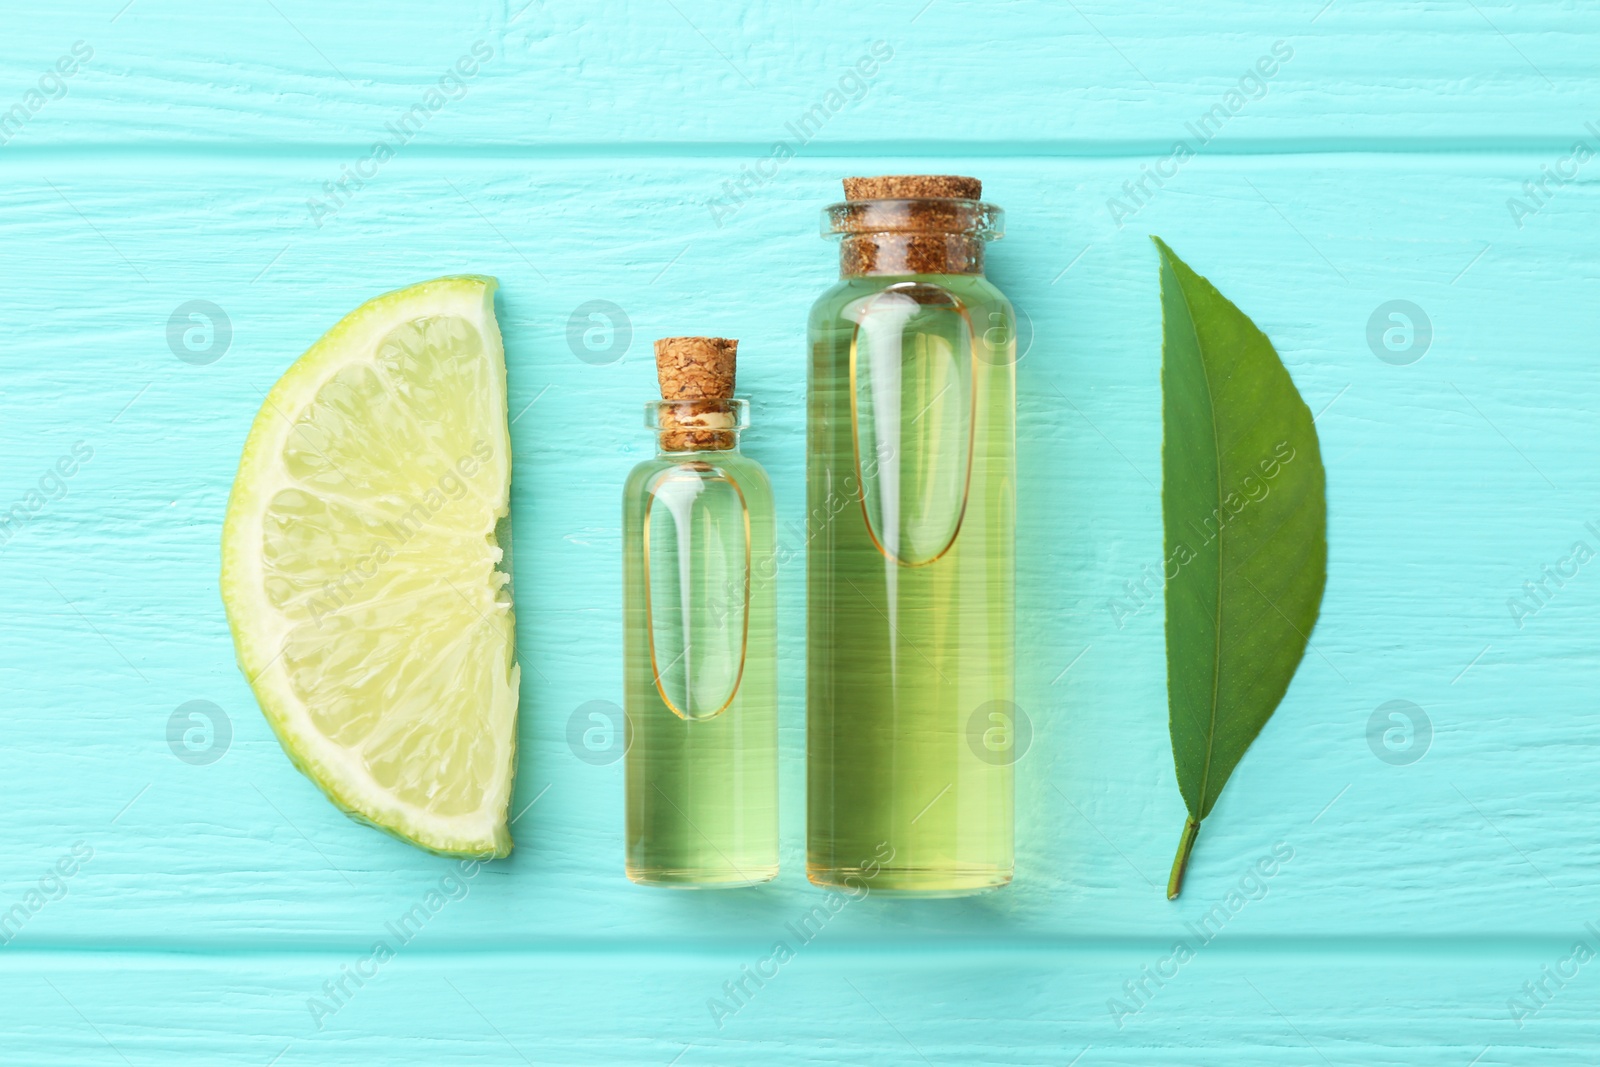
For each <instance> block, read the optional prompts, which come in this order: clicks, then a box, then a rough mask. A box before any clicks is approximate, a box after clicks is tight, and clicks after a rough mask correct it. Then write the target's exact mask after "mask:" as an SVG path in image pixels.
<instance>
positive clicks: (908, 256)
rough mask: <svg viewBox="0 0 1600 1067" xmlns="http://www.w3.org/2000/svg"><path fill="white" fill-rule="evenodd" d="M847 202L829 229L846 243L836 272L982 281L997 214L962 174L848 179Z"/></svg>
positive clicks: (831, 217)
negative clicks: (972, 277)
mask: <svg viewBox="0 0 1600 1067" xmlns="http://www.w3.org/2000/svg"><path fill="white" fill-rule="evenodd" d="M844 195H845V202H844V203H842V204H836V205H834V206H833V207H832V208H830V209H829V213H828V224H827V225H828V228H829V229H831V231H832V232H833V233H836V234H840V235H842V236H843V238H844V240H843V241H842V242H841V244H840V246H839V271H840V274H842V275H843V276H844V277H846V278H851V277H859V276H862V275H868V274H982V273H983V245H984V241H986V240H989V239H991V238H993V237H997V236H999V233H998V230H997V229H996V227H997V224H998V222H999V217H1000V215H999V209H997V208H995V207H994V206H993V205H989V204H982V203H980V202H979V197H981V196H982V195H983V183H982V182H981V181H979V180H978V179H977V178H968V177H964V176H962V175H958V174H886V175H881V176H879V177H875V178H846V179H844Z"/></svg>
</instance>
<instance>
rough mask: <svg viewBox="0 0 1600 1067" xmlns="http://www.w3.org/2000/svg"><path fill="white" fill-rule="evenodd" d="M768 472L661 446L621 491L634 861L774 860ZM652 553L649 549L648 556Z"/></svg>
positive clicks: (754, 878)
mask: <svg viewBox="0 0 1600 1067" xmlns="http://www.w3.org/2000/svg"><path fill="white" fill-rule="evenodd" d="M773 546H774V535H773V510H772V488H771V485H770V484H769V483H768V481H767V476H766V474H765V472H763V471H762V469H761V467H760V465H759V464H757V463H756V462H755V461H754V460H750V459H747V458H745V457H744V456H742V455H741V454H739V453H738V452H737V451H723V452H697V453H693V454H679V455H671V456H667V455H661V456H658V457H657V458H656V459H653V460H649V461H646V462H644V463H641V464H639V466H637V467H636V468H634V470H633V473H632V474H631V475H630V476H629V478H628V482H627V486H626V489H625V490H624V494H623V546H622V547H623V613H624V627H623V654H624V657H625V668H624V672H625V680H624V681H625V687H626V709H625V710H626V711H627V724H628V725H627V742H628V750H627V756H626V761H627V873H628V877H629V878H631V879H633V880H634V881H635V882H640V883H643V884H646V885H662V886H678V887H684V888H695V887H713V886H740V885H753V884H756V883H758V882H765V881H767V880H768V879H770V878H772V877H773V876H775V875H776V874H777V873H778V718H777V707H778V698H777V655H776V647H777V646H776V642H775V629H776V620H775V610H774V603H775V597H774V595H773V582H772V580H771V576H772V558H773ZM647 555H648V565H647Z"/></svg>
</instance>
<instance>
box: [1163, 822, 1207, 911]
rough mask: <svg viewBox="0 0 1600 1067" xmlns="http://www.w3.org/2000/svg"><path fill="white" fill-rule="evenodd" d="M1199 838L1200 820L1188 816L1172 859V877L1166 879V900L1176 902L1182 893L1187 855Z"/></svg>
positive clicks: (1187, 860) (1187, 862) (1187, 864)
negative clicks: (1176, 852) (1175, 853)
mask: <svg viewBox="0 0 1600 1067" xmlns="http://www.w3.org/2000/svg"><path fill="white" fill-rule="evenodd" d="M1198 836H1200V820H1199V819H1196V818H1194V817H1193V816H1190V817H1189V818H1188V819H1187V820H1185V821H1184V824H1183V836H1182V837H1180V838H1178V854H1177V855H1176V856H1174V857H1172V877H1170V878H1168V879H1167V899H1168V900H1177V899H1178V894H1179V893H1181V892H1183V875H1184V872H1185V871H1187V870H1188V869H1189V853H1191V852H1193V851H1194V839H1195V838H1196V837H1198Z"/></svg>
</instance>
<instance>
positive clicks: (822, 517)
mask: <svg viewBox="0 0 1600 1067" xmlns="http://www.w3.org/2000/svg"><path fill="white" fill-rule="evenodd" d="M844 185H845V195H846V198H847V199H846V200H845V202H843V203H839V204H834V205H833V206H831V207H829V208H827V209H826V211H825V212H824V214H823V227H822V228H823V233H824V235H825V236H829V237H834V238H838V239H841V248H840V259H839V262H840V280H839V282H838V284H836V285H834V286H833V288H831V289H829V290H828V291H827V292H826V293H824V294H823V296H822V297H821V298H820V299H819V300H818V301H817V303H816V304H815V305H814V306H813V307H812V310H811V321H810V329H809V347H810V367H809V408H808V413H807V453H806V484H807V512H806V513H807V517H808V522H807V531H806V536H807V567H806V570H807V586H806V620H807V627H806V767H807V813H806V828H807V850H806V873H807V875H808V876H809V877H810V879H811V881H813V882H815V883H817V884H819V885H834V886H836V885H843V884H846V883H847V880H848V881H849V884H856V883H857V880H865V881H867V882H869V883H870V885H871V887H872V890H873V891H874V892H884V893H891V894H908V895H909V894H916V895H927V896H958V895H963V894H967V893H974V892H980V891H983V890H986V889H992V888H995V887H997V886H1002V885H1005V884H1007V883H1008V882H1010V881H1011V876H1012V867H1013V853H1012V820H1013V786H1012V762H1013V759H1014V748H1013V747H1012V746H1013V744H1014V741H1015V737H1016V729H1015V728H1016V725H1017V724H1016V722H1015V718H1016V715H1017V709H1016V706H1015V704H1013V703H1012V698H1013V677H1012V676H1013V670H1014V663H1013V660H1014V655H1015V650H1014V646H1015V636H1014V621H1013V605H1014V599H1015V598H1014V588H1013V587H1014V579H1013V541H1014V527H1015V499H1016V459H1015V456H1016V430H1015V423H1016V374H1015V363H1016V341H1015V334H1016V320H1015V316H1014V313H1013V310H1012V307H1011V304H1010V303H1009V302H1008V301H1007V300H1006V298H1005V297H1004V296H1003V295H1001V293H1000V291H999V290H998V289H996V288H995V287H994V286H993V285H992V284H990V283H989V281H988V279H986V278H985V277H984V274H983V253H984V244H985V242H986V241H990V240H993V239H995V238H998V237H1000V236H1001V233H1002V214H1001V211H1000V209H999V208H997V207H995V206H994V205H992V204H986V203H983V202H982V201H981V200H980V199H979V197H980V195H981V192H982V187H981V185H980V184H979V182H978V181H977V180H975V179H972V178H960V177H944V176H909V177H885V178H847V179H845V183H844ZM885 857H887V858H885Z"/></svg>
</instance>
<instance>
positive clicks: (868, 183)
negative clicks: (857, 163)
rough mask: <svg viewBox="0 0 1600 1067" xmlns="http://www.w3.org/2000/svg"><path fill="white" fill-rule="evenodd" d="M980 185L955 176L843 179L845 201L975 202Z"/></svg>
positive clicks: (896, 175)
mask: <svg viewBox="0 0 1600 1067" xmlns="http://www.w3.org/2000/svg"><path fill="white" fill-rule="evenodd" d="M982 196H983V182H981V181H979V180H978V179H977V178H964V177H962V176H961V175H958V174H884V175H881V176H879V177H876V178H846V179H845V180H844V198H845V199H846V200H928V199H936V200H977V199H979V198H981V197H982Z"/></svg>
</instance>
